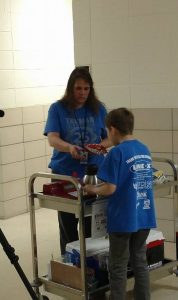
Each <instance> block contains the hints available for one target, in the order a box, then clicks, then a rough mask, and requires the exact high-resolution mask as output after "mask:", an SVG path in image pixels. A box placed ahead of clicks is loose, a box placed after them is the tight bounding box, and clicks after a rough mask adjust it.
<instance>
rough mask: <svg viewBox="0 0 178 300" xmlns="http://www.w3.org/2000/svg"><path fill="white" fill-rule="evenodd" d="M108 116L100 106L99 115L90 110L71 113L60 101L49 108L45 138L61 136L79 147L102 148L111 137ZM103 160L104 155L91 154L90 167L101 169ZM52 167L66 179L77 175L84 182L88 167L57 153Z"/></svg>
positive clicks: (66, 155) (54, 153)
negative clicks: (51, 134) (106, 121)
mask: <svg viewBox="0 0 178 300" xmlns="http://www.w3.org/2000/svg"><path fill="white" fill-rule="evenodd" d="M106 114H107V112H106V109H105V107H104V106H103V105H102V104H101V105H100V106H99V112H98V114H94V113H93V112H92V111H91V110H90V109H89V108H87V107H86V106H83V107H81V108H78V109H75V110H70V109H68V108H66V107H65V106H64V105H63V104H62V103H61V102H60V101H57V102H55V103H53V104H52V105H51V106H50V108H49V111H48V118H47V122H46V126H45V130H44V135H48V133H49V132H57V133H59V134H60V138H61V139H63V140H64V141H66V142H69V143H70V144H73V145H77V146H82V142H83V144H95V143H96V144H98V143H100V142H101V140H102V139H104V138H106V137H107V132H106V128H105V117H106ZM81 135H82V140H81ZM103 159H104V157H103V155H94V154H90V155H89V157H88V163H89V164H91V163H94V164H97V165H100V164H101V162H102V161H103ZM49 167H50V168H51V169H52V171H53V172H54V173H57V174H62V175H69V176H71V175H72V173H73V172H74V171H75V172H76V173H77V175H78V176H79V177H80V178H83V176H84V174H85V168H86V166H85V165H83V164H80V161H79V160H77V159H73V158H72V156H71V154H70V153H66V152H61V151H58V150H56V149H54V150H53V155H52V158H51V162H50V164H49Z"/></svg>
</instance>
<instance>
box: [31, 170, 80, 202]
mask: <svg viewBox="0 0 178 300" xmlns="http://www.w3.org/2000/svg"><path fill="white" fill-rule="evenodd" d="M39 177H41V178H51V179H56V180H66V181H69V182H71V183H73V185H74V186H75V188H76V190H77V194H78V195H80V196H81V195H82V185H81V183H80V182H79V181H78V179H77V178H75V177H73V176H67V175H59V174H54V173H53V174H51V173H45V172H37V173H34V174H32V175H31V177H30V179H29V183H28V188H29V189H28V190H29V192H30V195H32V194H34V182H35V180H36V178H39ZM80 198H81V197H80Z"/></svg>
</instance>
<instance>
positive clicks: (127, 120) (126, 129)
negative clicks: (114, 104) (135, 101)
mask: <svg viewBox="0 0 178 300" xmlns="http://www.w3.org/2000/svg"><path fill="white" fill-rule="evenodd" d="M105 122H106V127H107V128H108V129H109V128H110V127H111V126H113V127H114V128H116V129H117V130H119V132H120V134H121V135H127V134H132V133H133V129H134V115H133V113H132V112H131V111H130V110H128V109H127V108H125V107H120V108H117V109H113V110H111V111H110V112H109V113H108V115H107V116H106V120H105Z"/></svg>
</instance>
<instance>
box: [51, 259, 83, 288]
mask: <svg viewBox="0 0 178 300" xmlns="http://www.w3.org/2000/svg"><path fill="white" fill-rule="evenodd" d="M51 278H52V281H54V282H56V283H60V284H64V285H66V286H70V287H72V288H75V289H78V290H81V289H82V277H81V269H80V268H78V267H76V266H71V265H67V264H64V263H61V262H59V261H55V260H52V261H51Z"/></svg>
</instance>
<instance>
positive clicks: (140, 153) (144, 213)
mask: <svg viewBox="0 0 178 300" xmlns="http://www.w3.org/2000/svg"><path fill="white" fill-rule="evenodd" d="M106 126H107V129H108V136H109V138H110V140H111V142H112V144H113V145H114V147H113V148H112V149H111V150H110V151H109V153H108V155H107V156H106V158H105V160H104V162H103V163H102V164H101V166H100V168H99V170H98V173H97V177H98V178H99V179H101V180H102V181H103V184H100V185H98V186H97V185H95V186H92V185H86V186H85V187H84V190H85V191H86V192H88V193H95V194H98V195H104V196H109V202H108V207H107V230H108V233H109V243H110V250H109V273H110V289H111V296H110V299H111V300H124V299H125V297H126V283H127V265H128V261H129V260H130V263H131V266H132V269H133V271H134V277H135V286H134V299H135V300H149V299H150V283H149V271H148V267H147V259H146V239H147V237H148V234H149V231H150V228H154V227H156V220H155V209H154V202H153V189H152V160H151V155H150V151H149V150H148V148H147V146H146V145H144V144H143V143H141V142H140V141H138V140H136V139H134V137H133V128H134V116H133V114H132V112H131V111H129V110H128V109H126V108H118V109H114V110H112V111H110V112H109V114H108V115H107V117H106Z"/></svg>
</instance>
